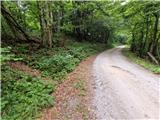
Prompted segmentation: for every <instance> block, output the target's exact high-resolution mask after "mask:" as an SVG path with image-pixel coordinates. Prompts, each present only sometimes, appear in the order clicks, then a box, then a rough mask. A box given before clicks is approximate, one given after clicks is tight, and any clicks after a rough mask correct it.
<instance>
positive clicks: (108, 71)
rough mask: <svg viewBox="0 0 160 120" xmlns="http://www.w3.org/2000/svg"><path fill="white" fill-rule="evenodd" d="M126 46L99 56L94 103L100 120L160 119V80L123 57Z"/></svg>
mask: <svg viewBox="0 0 160 120" xmlns="http://www.w3.org/2000/svg"><path fill="white" fill-rule="evenodd" d="M121 50H122V47H117V48H113V49H110V50H107V51H104V52H102V53H101V54H100V55H98V56H97V58H96V60H95V61H94V64H93V74H94V78H95V79H94V88H95V89H94V91H93V92H94V95H93V104H94V106H95V107H96V109H95V111H96V114H97V118H98V119H99V120H100V119H107V120H109V119H158V117H159V80H160V79H159V78H160V76H159V75H157V74H153V73H152V72H150V71H148V70H146V69H144V68H143V67H141V66H139V65H137V64H134V63H133V62H131V61H130V60H129V59H127V58H126V57H124V56H123V55H122V54H121Z"/></svg>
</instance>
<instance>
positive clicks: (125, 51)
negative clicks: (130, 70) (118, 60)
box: [122, 48, 160, 74]
mask: <svg viewBox="0 0 160 120" xmlns="http://www.w3.org/2000/svg"><path fill="white" fill-rule="evenodd" d="M122 53H123V54H124V55H125V56H126V57H128V58H129V59H130V60H131V61H133V62H135V63H137V64H139V65H141V66H142V67H144V68H146V69H148V70H150V71H152V72H153V73H156V74H160V66H159V65H155V64H154V63H153V62H151V61H149V60H146V59H143V58H140V57H139V56H137V55H136V54H135V53H133V52H131V51H130V50H129V48H125V49H123V50H122Z"/></svg>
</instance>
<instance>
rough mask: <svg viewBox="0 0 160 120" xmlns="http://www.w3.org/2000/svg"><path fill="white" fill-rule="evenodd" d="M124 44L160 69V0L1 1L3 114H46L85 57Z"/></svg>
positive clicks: (12, 119) (25, 117) (24, 117)
mask: <svg viewBox="0 0 160 120" xmlns="http://www.w3.org/2000/svg"><path fill="white" fill-rule="evenodd" d="M119 45H125V46H126V48H124V50H122V52H124V53H123V54H124V55H125V56H127V57H128V58H130V59H135V60H134V62H137V64H141V65H142V66H144V67H145V68H147V69H149V70H151V71H152V72H154V73H156V74H159V73H160V66H159V65H160V1H156V0H153V1H152V0H150V1H143V0H139V1H132V0H113V1H110V0H106V1H103V0H97V1H72V0H66V1H63V0H62V1H47V0H46V1H21V0H17V1H8V0H6V1H1V49H0V50H1V55H0V58H1V116H2V119H3V120H32V119H38V118H41V113H43V110H44V109H46V108H49V107H53V106H54V105H55V104H56V102H57V100H56V98H55V96H54V95H53V94H54V92H55V91H56V88H57V86H59V85H61V84H63V83H64V82H65V79H66V78H67V76H68V75H69V74H70V73H71V72H72V71H74V70H75V69H76V67H77V66H78V65H79V64H80V63H81V62H82V61H84V60H85V59H87V58H88V57H89V56H93V55H97V54H99V53H101V52H103V51H104V50H107V49H110V48H114V47H117V46H119ZM142 61H143V62H142ZM82 85H83V83H82V84H81V83H79V84H78V85H75V86H76V88H77V89H78V88H80V87H81V88H82ZM81 88H80V91H82V94H81V95H82V96H83V92H84V90H83V89H81ZM82 116H83V117H84V118H83V119H84V120H86V119H85V118H87V117H85V115H82Z"/></svg>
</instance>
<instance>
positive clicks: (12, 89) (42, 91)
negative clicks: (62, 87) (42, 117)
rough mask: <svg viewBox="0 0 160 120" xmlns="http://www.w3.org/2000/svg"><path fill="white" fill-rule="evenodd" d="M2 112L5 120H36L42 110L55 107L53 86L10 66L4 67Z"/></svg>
mask: <svg viewBox="0 0 160 120" xmlns="http://www.w3.org/2000/svg"><path fill="white" fill-rule="evenodd" d="M1 84H2V95H1V97H2V98H1V110H2V118H3V120H30V119H34V118H35V117H36V115H38V112H39V110H40V109H42V108H44V107H47V106H50V105H53V103H54V98H53V96H51V95H49V94H50V93H51V92H52V91H53V85H51V84H45V83H44V82H43V81H42V80H40V79H39V78H34V77H31V76H28V75H26V74H23V73H21V72H18V71H15V70H13V69H12V68H10V67H9V66H6V65H5V66H3V67H2V81H1Z"/></svg>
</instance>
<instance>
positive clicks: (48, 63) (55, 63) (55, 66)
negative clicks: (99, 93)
mask: <svg viewBox="0 0 160 120" xmlns="http://www.w3.org/2000/svg"><path fill="white" fill-rule="evenodd" d="M77 63H79V60H78V59H77V58H74V57H73V56H72V55H70V54H57V55H54V56H52V57H43V58H42V59H40V60H39V61H38V64H37V65H36V68H37V69H40V70H42V71H43V74H44V75H45V76H51V77H52V78H53V79H56V80H60V79H63V78H64V76H65V75H66V74H67V73H68V72H71V71H72V70H73V69H74V68H75V67H76V65H77Z"/></svg>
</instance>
